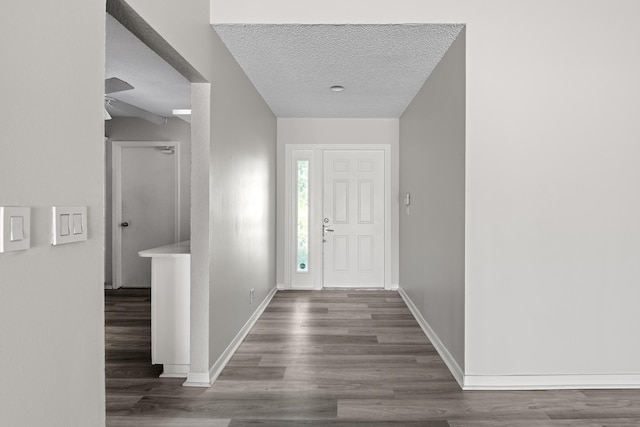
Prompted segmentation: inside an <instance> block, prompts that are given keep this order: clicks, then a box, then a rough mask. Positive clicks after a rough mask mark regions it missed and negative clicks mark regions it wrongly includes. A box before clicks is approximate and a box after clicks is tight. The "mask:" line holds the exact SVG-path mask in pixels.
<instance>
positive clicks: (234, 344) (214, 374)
mask: <svg viewBox="0 0 640 427" xmlns="http://www.w3.org/2000/svg"><path fill="white" fill-rule="evenodd" d="M277 291H278V288H277V286H276V287H274V288H272V289H271V291H269V293H268V294H267V296H266V297H265V299H264V300H263V301H262V302H261V303H260V305H259V306H258V307H257V308H256V311H254V312H253V314H252V315H251V317H250V318H249V320H247V323H245V324H244V326H243V327H242V329H240V331H239V332H238V333H237V334H236V336H235V337H234V338H233V340H232V341H231V343H230V344H229V345H228V346H227V348H226V349H225V350H224V351H223V352H222V354H221V355H220V357H218V360H216V362H215V363H214V364H213V366H212V367H211V369H209V374H208V375H207V374H206V373H198V374H191V373H190V374H189V376H188V377H187V381H186V382H185V383H184V384H183V386H186V387H211V385H213V383H214V381H215V380H216V379H217V378H218V377H219V376H220V374H221V373H222V370H223V369H224V367H225V366H227V363H229V360H231V357H232V356H233V354H234V353H235V352H236V350H237V349H238V347H240V344H242V341H243V340H244V339H245V338H246V337H247V335H248V334H249V331H250V330H251V328H253V326H254V325H255V324H256V322H257V321H258V319H259V318H260V316H261V315H262V313H263V312H264V310H265V309H266V308H267V306H268V305H269V303H270V302H271V299H272V298H273V296H274V295H275V294H276V292H277Z"/></svg>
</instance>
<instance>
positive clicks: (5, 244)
mask: <svg viewBox="0 0 640 427" xmlns="http://www.w3.org/2000/svg"><path fill="white" fill-rule="evenodd" d="M30 247H31V208H29V207H22V206H21V207H15V206H0V253H3V252H13V251H22V250H25V249H29V248H30Z"/></svg>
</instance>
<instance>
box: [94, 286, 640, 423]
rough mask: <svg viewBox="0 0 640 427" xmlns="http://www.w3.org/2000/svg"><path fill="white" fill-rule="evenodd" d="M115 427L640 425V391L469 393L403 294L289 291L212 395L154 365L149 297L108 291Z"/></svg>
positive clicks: (110, 412) (110, 414)
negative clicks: (169, 376)
mask: <svg viewBox="0 0 640 427" xmlns="http://www.w3.org/2000/svg"><path fill="white" fill-rule="evenodd" d="M105 312H106V387H107V426H111V427H116V426H137V427H146V426H148V427H151V426H153V427H164V426H181V427H191V426H199V427H201V426H214V427H215V426H273V427H280V426H284V427H288V426H338V425H339V426H359V427H363V426H372V427H382V426H408V427H413V426H425V427H440V426H451V427H471V426H478V427H483V426H496V427H500V426H504V427H507V426H527V427H528V426H531V427H538V426H540V427H542V426H566V427H569V426H594V427H595V426H608V427H613V426H640V391H638V390H610V391H594V390H591V391H579V390H566V391H523V392H487V391H475V392H469V391H467V392H463V391H461V390H460V389H459V387H458V385H457V383H456V382H455V380H454V379H453V377H452V376H451V374H450V373H449V371H448V370H447V368H446V366H445V364H444V362H443V361H442V360H441V359H440V357H439V356H438V354H437V353H436V351H435V349H434V348H433V346H432V345H431V343H430V342H429V341H428V340H427V338H426V337H425V335H424V334H423V332H422V330H421V329H420V327H419V326H418V324H417V322H416V321H415V319H414V318H413V316H412V315H411V313H410V312H409V310H408V309H407V307H406V305H405V304H404V302H403V301H402V299H401V298H400V296H399V295H398V293H397V292H389V291H334V290H325V291H321V292H278V293H277V294H276V296H275V297H274V299H273V300H272V302H271V304H269V306H268V308H267V310H266V311H265V313H264V314H263V315H262V317H261V318H260V320H259V321H258V323H257V324H256V325H255V327H254V328H253V330H252V331H251V333H250V334H249V336H248V337H247V338H246V340H245V341H244V342H243V344H242V345H241V346H240V348H239V350H238V351H237V353H236V354H235V355H234V356H233V358H232V359H231V361H230V363H229V364H228V365H227V367H226V368H225V370H224V371H223V372H222V374H221V375H220V377H219V378H218V380H217V381H216V383H215V384H214V386H213V387H211V388H208V389H207V388H188V387H182V383H183V380H182V379H164V378H163V379H160V378H158V375H159V374H160V372H161V367H160V366H152V365H151V350H150V334H151V331H150V329H151V326H150V325H151V323H150V315H151V308H150V294H149V291H148V290H116V291H106V299H105Z"/></svg>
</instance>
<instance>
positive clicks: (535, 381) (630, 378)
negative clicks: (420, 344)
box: [463, 374, 640, 390]
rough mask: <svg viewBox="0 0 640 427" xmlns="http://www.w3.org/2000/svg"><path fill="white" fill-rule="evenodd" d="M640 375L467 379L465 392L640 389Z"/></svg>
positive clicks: (476, 377) (518, 376)
mask: <svg viewBox="0 0 640 427" xmlns="http://www.w3.org/2000/svg"><path fill="white" fill-rule="evenodd" d="M638 388H640V375H638V374H632V375H465V377H464V387H463V389H464V390H588V389H638Z"/></svg>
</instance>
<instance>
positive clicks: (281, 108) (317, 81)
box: [214, 24, 463, 118]
mask: <svg viewBox="0 0 640 427" xmlns="http://www.w3.org/2000/svg"><path fill="white" fill-rule="evenodd" d="M214 28H215V30H216V31H217V33H218V34H219V35H220V37H221V38H222V40H223V41H224V43H225V44H226V45H227V47H228V48H229V50H230V51H231V53H232V54H233V56H234V57H235V58H236V60H237V61H238V63H239V64H240V66H241V67H242V69H243V70H244V71H245V73H246V74H247V76H248V77H249V79H250V80H251V81H252V82H253V84H254V85H255V87H256V89H257V90H258V92H260V94H261V95H262V97H263V98H264V99H265V101H266V102H267V104H269V106H270V107H271V110H272V111H273V113H274V114H275V115H276V116H278V117H386V118H394V117H400V115H401V114H402V113H403V112H404V110H405V109H406V108H407V106H408V105H409V103H410V102H411V100H412V99H413V98H414V96H415V95H416V94H417V93H418V91H419V90H420V88H421V87H422V85H423V84H424V82H425V81H426V79H427V77H428V76H429V74H431V72H432V71H433V69H434V68H435V66H436V65H437V64H438V62H439V61H440V59H441V58H442V56H443V55H444V54H445V53H446V51H447V49H448V48H449V46H450V45H451V43H452V42H453V41H454V40H455V38H456V37H457V36H458V34H459V32H460V30H461V29H462V28H463V25H462V24H460V25H458V24H415V25H408V24H407V25H257V24H221V25H214ZM333 85H342V86H344V87H345V91H344V92H340V93H334V92H331V91H330V90H329V87H330V86H333Z"/></svg>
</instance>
